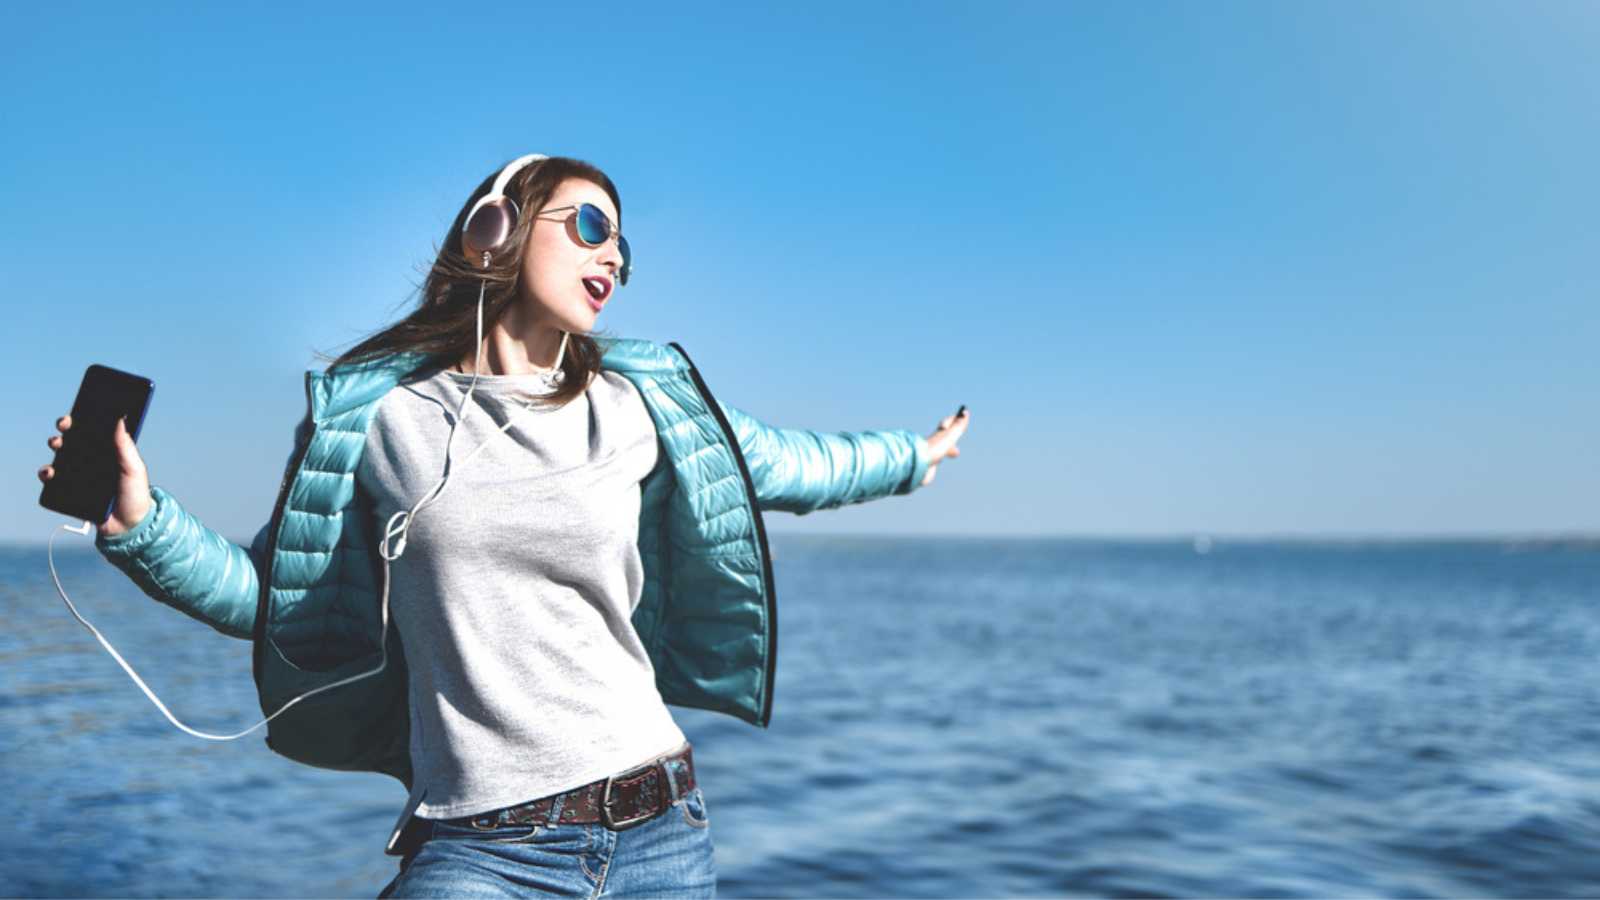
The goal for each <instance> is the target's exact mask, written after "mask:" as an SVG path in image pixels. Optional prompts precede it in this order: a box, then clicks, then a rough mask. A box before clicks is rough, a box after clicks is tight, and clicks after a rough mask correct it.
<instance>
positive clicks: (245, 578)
mask: <svg viewBox="0 0 1600 900" xmlns="http://www.w3.org/2000/svg"><path fill="white" fill-rule="evenodd" d="M150 499H151V500H152V501H153V503H154V505H153V506H152V507H151V508H150V511H149V512H147V513H145V516H144V518H142V519H140V520H139V524H137V525H135V526H133V527H132V528H130V529H128V530H127V531H124V532H122V533H121V534H117V535H105V534H101V535H99V536H98V537H96V538H95V542H94V545H95V548H96V549H98V550H99V551H100V554H101V555H102V556H104V557H105V558H106V559H108V560H110V561H111V564H112V565H114V566H116V567H117V568H119V569H121V570H122V571H123V572H125V573H127V575H128V577H129V578H131V579H133V582H134V583H135V584H137V585H138V586H139V588H140V589H141V590H143V591H144V592H145V593H146V594H148V595H149V596H151V597H153V598H154V599H156V600H159V601H161V602H162V603H165V604H167V605H168V606H171V607H173V608H174V609H177V610H180V611H181V612H184V613H186V614H188V615H190V616H193V617H194V618H196V619H199V620H200V621H202V622H204V623H206V624H207V625H210V626H211V627H212V628H215V629H216V630H218V631H220V632H222V633H223V634H226V635H228V636H230V637H236V638H243V639H245V640H249V639H250V637H251V631H252V629H253V627H254V625H255V618H256V600H257V594H258V591H259V589H260V584H261V582H260V574H259V569H260V567H262V566H263V563H264V561H265V560H264V555H263V554H264V551H265V549H266V539H267V528H266V526H262V528H261V530H260V531H259V532H257V534H256V537H255V540H254V541H252V542H251V547H250V549H249V550H246V549H245V548H243V547H241V546H239V545H238V544H235V543H234V542H232V541H230V540H228V539H227V538H225V537H223V536H222V535H220V534H218V533H217V532H215V531H212V530H211V529H210V528H207V527H206V526H205V525H203V524H201V522H200V520H199V519H197V518H195V517H194V516H193V515H192V514H190V513H189V512H188V511H187V510H185V509H184V508H183V507H182V506H181V505H180V504H179V503H178V500H177V498H176V497H174V496H172V495H171V494H169V493H167V492H166V491H165V490H163V489H162V488H160V487H158V486H156V485H153V484H152V485H151V486H150Z"/></svg>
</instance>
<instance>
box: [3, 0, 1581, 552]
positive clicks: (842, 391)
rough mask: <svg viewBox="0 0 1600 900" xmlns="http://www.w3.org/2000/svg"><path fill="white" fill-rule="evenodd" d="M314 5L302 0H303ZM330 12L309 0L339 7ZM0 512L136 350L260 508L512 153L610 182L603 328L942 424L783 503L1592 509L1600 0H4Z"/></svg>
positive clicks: (1455, 529)
mask: <svg viewBox="0 0 1600 900" xmlns="http://www.w3.org/2000/svg"><path fill="white" fill-rule="evenodd" d="M330 10H331V11H330ZM341 10H342V11H341ZM0 28H3V29H4V31H5V33H6V34H7V53H6V54H4V55H3V56H0V111H3V116H4V127H3V128H0V201H3V203H4V206H5V209H6V213H7V215H6V216H5V224H4V226H3V227H4V228H5V230H6V234H5V236H4V240H0V277H3V279H4V283H5V285H6V287H7V290H8V293H9V294H10V297H11V299H10V300H9V301H8V303H7V304H6V306H7V310H8V312H9V316H8V320H9V325H10V327H9V328H8V329H6V331H5V334H4V335H3V337H0V340H3V341H4V348H5V352H6V356H7V358H8V359H9V360H10V361H11V362H12V363H13V371H14V372H16V373H17V374H18V376H19V378H20V380H21V383H20V384H19V385H18V387H20V388H21V390H20V391H18V392H17V393H16V399H15V400H14V401H13V402H12V404H10V408H11V409H13V410H14V411H15V412H14V414H13V415H10V416H8V417H7V423H6V425H5V427H6V429H7V440H6V441H5V442H4V449H3V453H4V454H5V463H6V465H7V466H8V467H9V468H10V469H11V471H12V472H13V473H14V474H15V476H16V477H15V478H13V479H11V480H9V481H8V482H7V484H8V485H9V487H7V488H6V489H5V490H6V491H7V493H8V494H9V495H10V496H9V498H8V499H9V501H10V503H11V504H12V508H13V509H20V510H22V514H21V515H18V516H11V517H8V518H7V520H6V521H5V523H4V524H3V525H0V539H7V540H25V541H32V540H43V539H44V538H46V537H48V534H49V531H50V529H51V528H53V527H55V526H56V525H57V524H59V523H60V522H62V521H63V519H62V518H61V517H60V516H57V515H56V514H54V513H51V512H48V511H46V510H44V509H42V508H40V507H39V506H38V502H37V497H38V492H39V482H38V480H37V478H36V477H35V476H34V475H33V472H34V470H35V469H36V468H38V466H40V465H42V464H43V463H45V462H47V461H48V460H49V457H50V451H49V449H48V448H47V447H46V446H45V444H44V441H45V439H46V438H47V437H48V436H49V435H50V434H52V433H53V430H52V425H51V423H52V421H53V420H54V418H55V417H56V416H57V415H59V414H61V413H63V412H65V411H66V410H67V409H68V408H69V407H70V404H71V401H72V396H73V394H74V392H75V390H76V387H77V384H78V381H79V379H80V378H81V376H82V373H83V370H84V368H85V367H86V366H87V365H89V364H90V363H94V362H99V363H104V364H107V365H112V366H116V367H118V368H123V369H128V370H131V371H135V372H138V373H140V374H143V375H146V376H148V377H150V378H152V379H154V380H155V382H156V384H157V393H156V398H155V403H154V405H153V407H152V410H151V413H150V417H149V419H148V421H147V423H146V426H145V429H146V430H145V435H144V437H143V439H142V441H141V449H142V452H143V453H144V456H145V459H146V461H147V463H148V465H149V467H150V472H151V479H152V481H153V482H154V483H156V484H159V485H161V486H163V487H165V488H167V489H168V490H170V491H172V492H173V493H174V494H175V495H177V496H178V497H179V498H180V499H181V500H182V501H183V502H184V504H185V505H186V507H188V508H189V509H190V510H191V511H193V512H195V513H196V514H197V515H199V516H200V517H201V518H202V519H203V520H204V521H205V522H206V523H207V524H208V525H210V526H211V527H213V528H215V529H217V530H218V531H221V532H222V533H224V534H226V535H228V536H230V537H234V538H235V539H247V538H248V537H249V536H250V535H251V534H253V533H254V531H255V529H256V528H257V527H258V526H259V525H260V524H261V523H262V522H264V521H265V520H266V518H267V516H268V515H269V513H270V511H271V506H272V501H273V499H274V496H275V490H276V487H277V480H278V475H279V474H280V472H281V467H282V464H283V461H284V459H285V457H286V456H287V454H288V452H289V449H290V443H291V434H292V430H293V427H294V425H295V423H296V422H297V421H298V420H299V418H300V416H301V415H302V413H303V410H304V397H303V392H302V388H301V379H302V373H303V372H304V371H305V370H306V369H307V368H310V367H312V366H313V365H316V363H315V360H314V359H313V357H312V350H313V348H316V349H321V350H328V351H334V350H339V349H344V348H345V347H348V346H349V345H350V344H351V343H352V342H354V341H355V340H356V339H358V338H360V337H363V336H365V335H367V334H369V333H371V332H373V331H376V330H377V329H378V328H379V327H381V326H382V325H384V324H387V323H389V322H391V321H393V320H395V319H396V318H398V317H399V315H401V314H402V312H403V310H405V309H409V308H410V307H411V305H413V304H414V302H415V297H414V295H413V293H412V291H413V288H414V286H415V285H416V284H418V283H419V282H420V280H421V277H422V273H423V271H425V269H426V266H427V265H428V263H429V262H430V261H431V259H432V256H433V251H434V247H435V246H436V245H437V244H438V243H439V242H440V241H442V240H443V237H444V231H445V228H446V227H448V225H449V223H450V221H451V218H452V217H453V215H454V214H455V212H456V211H457V209H458V208H459V206H460V204H461V203H462V202H464V201H465V199H466V198H467V196H468V194H469V193H470V191H471V189H472V188H473V187H474V186H475V185H476V184H477V183H478V181H479V180H480V179H482V178H483V177H485V175H487V174H489V173H490V172H492V171H494V170H496V169H497V168H498V167H499V166H500V165H502V164H504V163H505V162H506V161H508V160H509V159H511V158H513V157H515V156H518V155H521V154H523V153H529V152H542V153H550V154H564V155H573V156H578V157H582V158H584V159H588V160H590V161H592V162H594V163H596V164H598V165H599V166H601V167H602V168H603V169H605V170H606V171H607V172H608V173H610V174H611V176H612V177H613V178H614V179H615V180H616V182H617V184H618V186H619V188H620V191H621V194H622V200H623V224H624V229H625V231H626V233H627V234H628V236H629V241H630V242H631V243H632V245H633V247H634V252H635V257H636V266H637V278H636V280H635V281H634V282H633V283H632V284H630V285H629V287H628V288H626V289H625V290H624V292H623V293H622V294H621V295H620V296H619V297H618V302H617V303H615V304H613V305H611V306H610V307H608V309H607V311H606V313H605V314H604V316H603V318H602V321H601V325H602V327H603V328H605V329H606V330H607V331H609V332H610V333H613V334H623V335H628V336H635V337H648V338H652V339H656V340H662V341H667V340H676V341H679V342H680V343H682V344H683V345H684V346H685V348H686V349H687V350H688V351H689V352H690V353H691V354H692V355H693V357H694V359H695V362H696V363H697V365H698V366H699V367H700V368H701V370H702V371H703V373H704V374H705V377H706V379H707V381H708V383H709V384H710V386H711V387H712V389H713V391H714V392H716V394H717V395H718V397H719V398H720V399H722V400H723V401H724V402H728V403H731V404H734V405H736V406H739V407H741V408H743V409H745V410H747V411H749V412H751V413H752V414H755V415H757V416H759V417H760V418H762V419H764V420H766V421H767V422H769V423H771V424H775V425H786V426H793V427H805V428H820V429H829V430H835V429H839V430H842V429H865V428H915V429H917V430H919V431H922V432H927V431H929V430H931V429H932V428H933V427H934V425H935V424H936V422H937V420H938V419H939V417H941V416H943V415H946V414H948V413H950V412H953V411H954V410H955V408H956V407H957V406H958V405H959V404H961V403H966V404H967V405H968V406H969V407H970V408H971V410H972V413H973V418H972V425H971V428H970V430H969V432H968V434H967V437H966V438H965V439H964V440H963V442H962V445H961V446H962V456H961V457H960V458H958V459H954V460H950V461H948V462H947V463H946V464H945V465H942V466H941V467H940V471H939V475H938V479H937V480H936V481H935V483H934V484H933V485H932V486H930V487H929V488H927V489H925V490H924V491H922V492H919V493H918V494H916V495H914V496H913V497H909V498H902V497H894V498H888V499H885V500H883V501H879V502H875V503H870V504H865V505H861V506H857V507H852V508H849V509H844V510H837V511H832V512H825V513H818V514H814V515H811V516H806V517H794V516H789V515H785V514H774V515H773V516H772V517H771V518H769V527H770V528H771V529H772V530H774V531H775V532H782V531H790V532H798V531H841V532H898V533H908V534H915V533H965V534H972V533H981V534H1026V535H1046V534H1063V535H1108V536H1117V535H1124V536H1149V535H1186V534H1191V533H1196V532H1205V533H1211V534H1216V535H1229V534H1237V535H1424V534H1426V535H1441V534H1445V535H1453V534H1480V533H1517V534H1527V533H1555V532H1561V533H1569V532H1574V531H1586V532H1596V531H1600V463H1597V460H1600V419H1597V416H1596V415H1595V402H1594V400H1595V397H1596V395H1597V391H1600V362H1597V359H1600V354H1597V352H1596V348H1597V347H1600V309H1597V304H1596V302H1595V300H1596V298H1595V293H1596V292H1595V287H1594V285H1595V283H1596V279H1595V275H1596V271H1595V270H1596V260H1600V246H1597V244H1600V229H1597V228H1596V225H1595V222H1596V215H1595V212H1596V209H1597V208H1600V175H1597V174H1596V169H1595V165H1594V160H1596V159H1600V106H1597V105H1596V104H1595V103H1594V98H1595V97H1596V96H1597V95H1600V62H1597V61H1600V7H1597V6H1595V5H1593V4H1586V3H1565V4H1563V3H1517V4H1512V3H1470V2H1469V3H1464V4H1443V3H1440V4H1430V3H1406V4H1391V3H1358V2H1338V3H1331V2H1330V3H1313V2H1303V3H1267V2H1262V3H1208V4H1202V3H1156V2H1151V3H1137V4H1123V3H1104V4H1070V3H1034V4H1016V3H1012V4H1006V3H985V4H981V5H980V4H977V3H971V4H959V5H938V4H931V5H930V4H879V5H858V4H838V5H827V4H817V3H807V4H790V5H785V6H780V5H777V4H753V5H746V4H731V3H730V4H725V5H694V4H690V5H684V4H672V5H671V6H670V7H668V6H666V5H650V6H645V5H640V6H629V5H627V4H606V5H604V6H603V7H593V6H585V5H582V4H562V5H540V4H515V5H512V6H509V7H506V8H503V9H497V10H494V11H492V12H491V11H489V10H486V9H483V8H476V7H470V6H469V7H462V8H461V9H460V13H459V14H454V15H453V14H451V13H450V12H449V11H448V10H447V8H446V7H442V6H439V5H438V4H427V5H421V4H418V5H408V4H404V3H386V4H381V5H372V6H369V7H364V8H358V7H354V6H342V5H334V4H307V5H299V4H287V3H284V4H270V5H257V6H255V7H252V8H246V7H244V6H241V5H238V4H204V5H202V4H196V5H193V6H190V7H182V6H167V5H162V6H159V7H156V6H146V5H137V6H129V5H126V4H116V5H111V4H105V5H82V4H70V3H65V4H44V5H33V6H21V5H18V4H11V5H8V6H7V7H6V8H5V10H4V11H3V12H0Z"/></svg>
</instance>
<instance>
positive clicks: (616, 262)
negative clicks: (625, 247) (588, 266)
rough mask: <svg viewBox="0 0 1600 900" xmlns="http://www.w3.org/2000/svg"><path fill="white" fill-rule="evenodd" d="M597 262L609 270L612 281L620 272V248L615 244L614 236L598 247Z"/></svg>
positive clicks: (615, 238)
mask: <svg viewBox="0 0 1600 900" xmlns="http://www.w3.org/2000/svg"><path fill="white" fill-rule="evenodd" d="M599 262H600V264H601V265H603V266H605V267H606V268H608V269H610V270H611V275H612V278H613V280H614V279H615V277H616V275H617V273H619V272H621V271H622V247H621V246H620V245H619V244H618V242H617V235H616V234H612V235H611V237H609V238H607V239H606V242H605V243H603V244H601V245H600V256H599Z"/></svg>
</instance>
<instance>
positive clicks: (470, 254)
mask: <svg viewBox="0 0 1600 900" xmlns="http://www.w3.org/2000/svg"><path fill="white" fill-rule="evenodd" d="M516 227H517V204H516V203H514V202H513V201H512V200H511V198H510V197H484V198H483V199H482V200H479V201H478V205H476V206H474V207H473V208H472V212H471V213H470V214H468V216H467V221H466V224H465V225H463V226H461V247H462V250H463V251H465V253H466V255H467V258H468V259H471V260H473V261H474V262H477V261H478V260H479V259H480V258H481V257H482V256H483V254H484V253H486V252H489V253H492V252H493V251H494V250H495V249H496V248H497V247H499V246H500V245H501V244H504V243H505V242H506V239H507V238H509V237H510V236H511V232H512V230H514V229H515V228H516Z"/></svg>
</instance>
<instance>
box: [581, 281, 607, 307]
mask: <svg viewBox="0 0 1600 900" xmlns="http://www.w3.org/2000/svg"><path fill="white" fill-rule="evenodd" d="M583 287H584V290H587V291H588V292H589V296H590V297H593V298H594V299H595V300H596V301H597V302H600V303H604V302H605V300H606V298H607V297H609V296H611V281H610V280H609V279H605V278H597V277H594V276H590V277H587V278H585V279H583Z"/></svg>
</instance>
